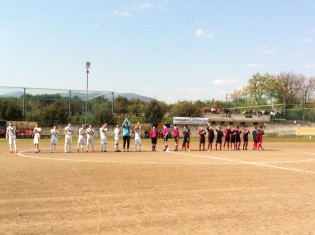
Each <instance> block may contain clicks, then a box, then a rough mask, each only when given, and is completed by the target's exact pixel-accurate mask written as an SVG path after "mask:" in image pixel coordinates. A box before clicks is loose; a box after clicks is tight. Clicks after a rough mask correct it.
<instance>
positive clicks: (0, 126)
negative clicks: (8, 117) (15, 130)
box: [0, 120, 7, 138]
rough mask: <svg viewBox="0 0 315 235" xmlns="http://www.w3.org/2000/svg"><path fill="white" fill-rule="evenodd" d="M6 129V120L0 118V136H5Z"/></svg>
mask: <svg viewBox="0 0 315 235" xmlns="http://www.w3.org/2000/svg"><path fill="white" fill-rule="evenodd" d="M6 129H7V121H5V120H0V138H5V132H6Z"/></svg>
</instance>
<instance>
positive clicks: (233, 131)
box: [231, 127, 236, 150]
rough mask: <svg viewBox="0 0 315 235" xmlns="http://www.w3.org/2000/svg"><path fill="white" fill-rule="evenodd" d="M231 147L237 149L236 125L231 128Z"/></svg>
mask: <svg viewBox="0 0 315 235" xmlns="http://www.w3.org/2000/svg"><path fill="white" fill-rule="evenodd" d="M231 149H234V150H236V131H235V128H234V127H233V128H232V129H231Z"/></svg>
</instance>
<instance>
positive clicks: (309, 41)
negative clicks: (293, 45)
mask: <svg viewBox="0 0 315 235" xmlns="http://www.w3.org/2000/svg"><path fill="white" fill-rule="evenodd" d="M296 41H297V42H299V43H312V42H313V39H311V38H303V39H297V40H296Z"/></svg>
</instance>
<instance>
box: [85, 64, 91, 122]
mask: <svg viewBox="0 0 315 235" xmlns="http://www.w3.org/2000/svg"><path fill="white" fill-rule="evenodd" d="M90 66H91V62H86V64H85V68H86V102H85V125H86V124H87V114H88V111H89V110H88V107H89V106H88V101H89V72H90V71H89V69H90Z"/></svg>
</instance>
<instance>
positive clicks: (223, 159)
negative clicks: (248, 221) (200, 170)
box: [174, 152, 315, 174]
mask: <svg viewBox="0 0 315 235" xmlns="http://www.w3.org/2000/svg"><path fill="white" fill-rule="evenodd" d="M174 153H175V154H180V155H186V156H194V157H200V158H208V159H214V160H219V161H227V162H235V163H239V164H243V165H253V166H263V167H267V168H273V169H278V170H285V171H292V172H300V173H309V174H315V171H308V170H300V169H296V168H288V167H281V166H273V165H269V164H271V163H269V164H266V163H261V162H250V161H241V160H235V159H228V158H221V157H210V156H203V155H195V154H187V153H180V152H174ZM304 153H307V152H304ZM300 161H301V160H300ZM303 161H304V160H303Z"/></svg>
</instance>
